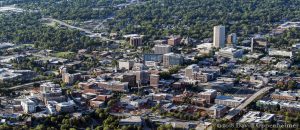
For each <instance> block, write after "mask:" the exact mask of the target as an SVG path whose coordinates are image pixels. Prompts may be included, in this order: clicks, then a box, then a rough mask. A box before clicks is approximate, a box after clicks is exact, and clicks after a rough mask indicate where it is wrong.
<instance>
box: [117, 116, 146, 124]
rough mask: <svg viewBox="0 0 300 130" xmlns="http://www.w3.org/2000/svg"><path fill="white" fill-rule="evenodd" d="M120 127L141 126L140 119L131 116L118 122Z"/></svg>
mask: <svg viewBox="0 0 300 130" xmlns="http://www.w3.org/2000/svg"><path fill="white" fill-rule="evenodd" d="M119 125H120V126H124V125H132V126H142V119H141V117H140V116H131V117H128V118H125V119H121V120H120V121H119Z"/></svg>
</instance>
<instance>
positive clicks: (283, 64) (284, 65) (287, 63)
mask: <svg viewBox="0 0 300 130" xmlns="http://www.w3.org/2000/svg"><path fill="white" fill-rule="evenodd" d="M275 67H276V68H278V69H288V68H290V67H291V62H290V61H287V60H284V61H280V62H278V63H277V64H276V65H275Z"/></svg>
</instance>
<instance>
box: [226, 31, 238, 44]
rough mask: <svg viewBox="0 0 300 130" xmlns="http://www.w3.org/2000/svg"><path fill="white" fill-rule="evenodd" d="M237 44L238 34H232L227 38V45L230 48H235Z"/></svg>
mask: <svg viewBox="0 0 300 130" xmlns="http://www.w3.org/2000/svg"><path fill="white" fill-rule="evenodd" d="M236 43H237V36H236V33H231V34H229V35H228V36H227V44H228V46H235V45H236Z"/></svg>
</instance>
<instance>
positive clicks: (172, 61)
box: [163, 53, 184, 67]
mask: <svg viewBox="0 0 300 130" xmlns="http://www.w3.org/2000/svg"><path fill="white" fill-rule="evenodd" d="M183 60H184V59H183V56H182V55H181V54H175V53H167V54H164V56H163V66H164V67H170V66H176V65H182V64H183Z"/></svg>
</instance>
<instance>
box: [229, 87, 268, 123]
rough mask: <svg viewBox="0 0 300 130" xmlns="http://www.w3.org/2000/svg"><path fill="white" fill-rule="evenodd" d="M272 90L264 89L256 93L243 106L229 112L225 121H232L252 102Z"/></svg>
mask: <svg viewBox="0 0 300 130" xmlns="http://www.w3.org/2000/svg"><path fill="white" fill-rule="evenodd" d="M271 89H272V87H265V88H262V89H261V90H259V91H257V92H256V93H254V94H253V95H251V96H250V97H249V98H248V99H247V100H246V101H245V102H243V103H242V104H240V105H239V106H238V107H236V108H234V109H233V110H231V111H229V113H228V114H227V115H226V116H225V119H228V120H231V119H232V118H233V117H235V116H236V115H238V114H239V113H240V112H241V110H243V109H244V108H246V107H247V106H248V105H249V104H250V103H251V102H253V101H254V100H256V99H257V98H258V97H260V96H262V95H264V94H266V93H267V92H269V91H270V90H271Z"/></svg>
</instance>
